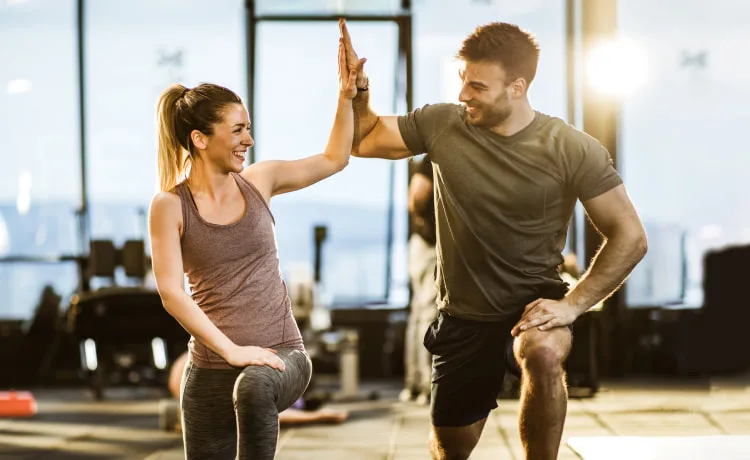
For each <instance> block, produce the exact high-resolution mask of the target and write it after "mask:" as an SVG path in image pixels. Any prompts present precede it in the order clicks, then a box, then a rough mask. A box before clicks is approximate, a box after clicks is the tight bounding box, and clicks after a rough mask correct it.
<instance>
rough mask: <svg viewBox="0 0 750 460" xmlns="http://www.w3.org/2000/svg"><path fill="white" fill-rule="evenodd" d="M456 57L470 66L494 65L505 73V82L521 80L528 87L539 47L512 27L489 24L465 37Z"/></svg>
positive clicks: (513, 25) (534, 70)
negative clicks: (496, 64) (482, 62)
mask: <svg viewBox="0 0 750 460" xmlns="http://www.w3.org/2000/svg"><path fill="white" fill-rule="evenodd" d="M458 57H459V58H460V59H463V60H464V61H471V62H481V61H485V62H487V61H489V62H497V63H499V64H500V65H502V67H503V69H504V70H505V72H506V73H507V82H508V83H510V82H511V81H513V80H515V79H516V78H519V77H521V78H523V79H524V80H526V84H527V85H530V84H531V82H532V81H533V80H534V77H535V76H536V67H537V63H538V62H539V43H537V41H536V38H534V36H533V35H531V34H530V33H529V32H526V31H524V30H522V29H521V28H520V27H518V26H517V25H515V24H508V23H505V22H491V23H489V24H485V25H483V26H479V27H477V28H476V29H475V30H474V32H473V33H472V34H471V35H469V36H468V37H466V40H464V42H463V45H462V46H461V50H460V51H459V52H458Z"/></svg>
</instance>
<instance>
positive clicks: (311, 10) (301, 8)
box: [255, 0, 401, 16]
mask: <svg viewBox="0 0 750 460" xmlns="http://www.w3.org/2000/svg"><path fill="white" fill-rule="evenodd" d="M400 8H401V0H337V1H334V2H332V1H330V0H296V1H291V2H290V1H282V2H280V1H278V0H256V1H255V13H256V14H257V15H259V16H262V15H272V14H273V15H275V14H278V15H293V16H302V15H312V14H392V13H397V12H398V11H400Z"/></svg>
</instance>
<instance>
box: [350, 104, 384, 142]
mask: <svg viewBox="0 0 750 460" xmlns="http://www.w3.org/2000/svg"><path fill="white" fill-rule="evenodd" d="M352 106H353V110H354V141H353V143H352V153H357V152H358V151H359V144H360V142H362V139H364V138H365V137H367V135H368V134H369V133H370V132H371V131H372V130H373V128H375V125H377V124H378V115H377V114H376V113H375V112H374V111H373V110H372V108H371V107H370V91H369V90H368V91H360V92H359V93H357V97H355V98H354V100H353V103H352Z"/></svg>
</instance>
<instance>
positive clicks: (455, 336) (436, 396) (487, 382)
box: [424, 313, 512, 427]
mask: <svg viewBox="0 0 750 460" xmlns="http://www.w3.org/2000/svg"><path fill="white" fill-rule="evenodd" d="M511 328H512V324H510V323H508V324H506V323H505V322H504V323H478V322H475V321H467V320H461V319H458V318H453V317H451V316H449V315H446V314H444V313H439V314H438V317H437V319H436V320H435V321H434V322H433V323H432V324H431V325H430V327H429V329H428V330H427V333H426V334H425V339H424V345H425V347H426V348H427V350H428V351H429V352H430V353H431V354H432V355H433V357H432V367H433V371H432V394H431V397H432V401H431V416H432V424H433V425H434V426H436V427H461V426H468V425H472V424H474V423H476V422H477V421H479V420H482V419H484V418H486V417H487V415H488V414H489V413H490V411H491V410H492V409H494V408H496V407H497V395H498V393H499V392H500V389H501V387H502V383H503V377H504V375H505V359H504V350H505V344H506V341H508V338H509V337H510V329H511Z"/></svg>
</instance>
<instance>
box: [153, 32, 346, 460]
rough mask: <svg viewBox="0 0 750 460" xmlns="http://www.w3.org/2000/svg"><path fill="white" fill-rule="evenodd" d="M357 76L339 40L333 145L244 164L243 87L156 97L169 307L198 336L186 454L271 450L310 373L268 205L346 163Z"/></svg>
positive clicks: (159, 264) (159, 220)
mask: <svg viewBox="0 0 750 460" xmlns="http://www.w3.org/2000/svg"><path fill="white" fill-rule="evenodd" d="M355 81H356V74H355V73H354V72H351V73H350V72H349V71H348V69H347V66H346V61H345V57H344V53H343V47H342V45H341V43H339V101H338V108H337V111H336V118H335V121H334V125H333V128H332V130H331V135H330V138H329V140H328V145H327V146H326V149H325V152H324V153H322V154H319V155H315V156H311V157H308V158H303V159H301V160H296V161H265V162H260V163H257V164H253V165H251V166H249V167H247V168H244V169H243V165H244V161H245V154H246V152H247V149H248V148H249V147H251V146H252V145H253V139H252V137H250V134H249V132H248V131H249V128H250V120H249V117H248V113H247V110H246V109H245V107H244V106H243V105H242V101H241V100H240V98H239V97H237V95H236V94H234V93H233V92H232V91H230V90H228V89H226V88H223V87H220V86H216V85H211V84H201V85H199V86H197V87H195V88H192V89H188V88H185V87H183V86H181V85H174V86H172V87H170V88H169V89H167V90H166V91H165V92H164V94H163V95H162V96H161V99H160V100H159V105H158V119H159V179H160V188H161V192H160V193H158V194H157V195H156V196H155V197H154V199H153V201H152V203H151V210H150V215H149V232H150V235H151V246H152V258H153V266H154V275H155V278H156V284H157V288H158V290H159V294H160V296H161V298H162V302H163V304H164V307H165V308H166V309H167V311H168V312H169V313H170V314H171V315H172V316H174V317H175V319H177V321H179V322H180V324H182V326H183V327H184V328H185V329H186V330H187V331H188V332H189V333H190V334H191V336H192V337H191V339H190V343H189V349H190V360H189V363H188V364H187V365H186V366H185V372H184V374H183V377H182V382H181V385H182V391H181V401H180V405H181V409H182V428H183V439H184V442H185V452H186V458H188V459H204V458H205V459H208V458H210V459H230V458H231V459H233V458H235V456H236V457H237V458H240V459H249V458H252V459H271V458H273V457H274V453H275V450H276V442H277V439H278V413H279V412H280V411H282V410H284V409H286V408H287V407H289V406H290V405H291V404H292V403H294V401H296V400H297V399H298V398H299V397H300V396H301V395H302V393H303V392H304V390H305V388H306V386H307V384H308V382H309V380H310V375H311V372H312V365H311V363H310V359H309V357H308V355H307V353H306V352H305V349H304V345H303V343H302V338H301V337H300V332H299V329H298V328H297V325H296V323H295V321H294V318H293V317H292V313H291V304H290V301H289V297H288V295H287V291H286V286H285V285H284V282H283V280H282V279H281V273H280V269H279V261H278V253H277V250H276V241H275V235H274V228H273V226H274V221H273V217H272V215H271V212H270V208H269V202H270V199H271V197H273V196H274V195H278V194H280V193H286V192H291V191H294V190H298V189H301V188H304V187H307V186H309V185H312V184H314V183H316V182H318V181H320V180H323V179H325V178H326V177H328V176H330V175H332V174H334V173H336V172H338V171H340V170H342V169H343V168H344V167H345V166H346V165H347V163H348V161H349V155H350V152H351V144H352V138H353V130H354V120H353V112H352V101H351V100H352V99H353V98H354V96H355V95H356V94H357V89H356V86H355ZM183 177H184V180H181V179H182V178H183ZM184 275H187V279H188V281H189V285H190V291H191V293H192V297H191V296H189V295H187V294H186V293H185V290H184V288H183V278H184Z"/></svg>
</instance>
